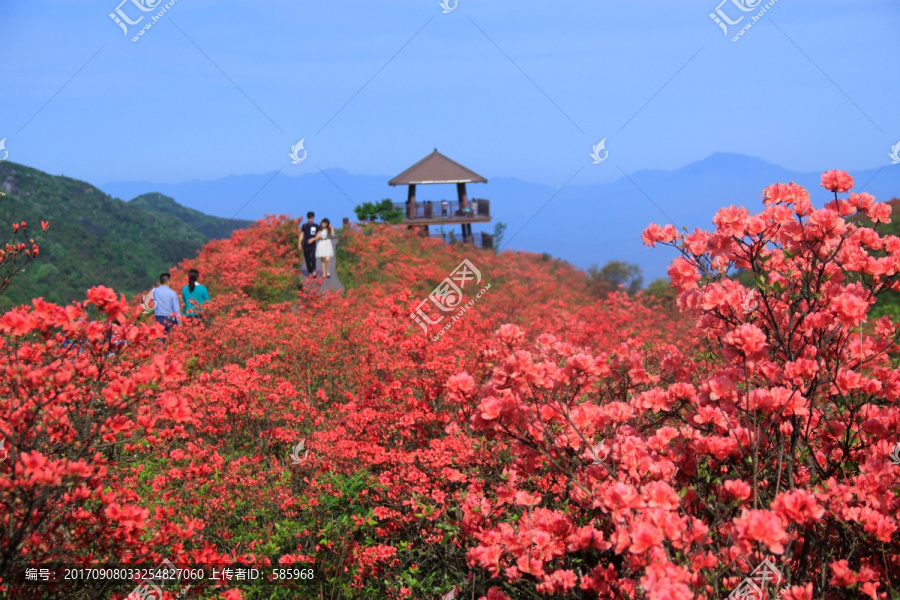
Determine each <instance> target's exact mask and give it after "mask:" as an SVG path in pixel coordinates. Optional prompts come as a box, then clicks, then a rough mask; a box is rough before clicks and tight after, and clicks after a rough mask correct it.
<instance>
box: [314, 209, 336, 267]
mask: <svg viewBox="0 0 900 600" xmlns="http://www.w3.org/2000/svg"><path fill="white" fill-rule="evenodd" d="M316 238H317V239H318V240H319V241H318V242H317V243H316V258H320V259H322V272H323V273H324V274H325V277H326V278H328V277H331V259H332V258H333V257H334V243H333V242H332V240H333V239H334V227H332V226H331V221H329V220H328V219H322V224H321V225H320V226H319V233H317V234H316Z"/></svg>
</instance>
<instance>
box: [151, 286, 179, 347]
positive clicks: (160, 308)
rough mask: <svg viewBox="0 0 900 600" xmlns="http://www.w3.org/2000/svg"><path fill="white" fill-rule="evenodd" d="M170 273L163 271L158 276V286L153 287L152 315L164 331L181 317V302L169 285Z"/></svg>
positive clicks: (169, 328)
mask: <svg viewBox="0 0 900 600" xmlns="http://www.w3.org/2000/svg"><path fill="white" fill-rule="evenodd" d="M170 279H172V275H171V274H169V273H163V274H162V275H160V276H159V287H155V288H153V316H155V317H156V322H157V323H159V324H160V325H162V326H163V327H165V328H166V333H169V331H170V330H171V329H172V326H173V325H176V324H177V323H178V319H179V317H181V303H180V302H179V301H178V294H177V293H175V290H173V289H172V288H170V287H169V280H170Z"/></svg>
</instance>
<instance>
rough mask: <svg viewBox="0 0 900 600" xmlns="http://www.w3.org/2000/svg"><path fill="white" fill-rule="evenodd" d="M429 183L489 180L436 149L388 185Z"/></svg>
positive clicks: (482, 181) (484, 181)
mask: <svg viewBox="0 0 900 600" xmlns="http://www.w3.org/2000/svg"><path fill="white" fill-rule="evenodd" d="M428 183H487V179H485V178H484V177H482V176H481V175H479V174H478V173H476V172H475V171H472V170H471V169H467V168H466V167H464V166H462V165H461V164H459V163H458V162H456V161H455V160H451V159H449V158H447V157H446V156H444V155H443V154H441V153H440V152H438V151H437V148H435V149H434V152H432V153H431V154H429V155H428V156H426V157H425V158H423V159H422V160H420V161H419V162H417V163H416V164H414V165H413V166H411V167H410V168H408V169H407V170H405V171H403V172H402V173H400V174H399V175H397V176H396V177H394V178H393V179H391V180H390V181H389V182H388V185H410V184H428Z"/></svg>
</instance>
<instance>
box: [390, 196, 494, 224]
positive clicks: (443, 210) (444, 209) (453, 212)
mask: <svg viewBox="0 0 900 600" xmlns="http://www.w3.org/2000/svg"><path fill="white" fill-rule="evenodd" d="M394 208H396V209H397V210H401V211H403V212H404V214H405V215H406V219H407V220H408V221H414V220H416V219H448V220H449V219H459V218H460V217H463V218H464V217H488V218H490V216H491V201H490V200H485V199H484V198H473V199H472V200H470V201H469V209H470V210H469V211H463V210H462V208H461V207H460V203H459V201H456V200H454V201H453V202H450V201H448V200H441V201H439V202H432V201H430V200H429V201H425V202H415V203H413V204H409V203H407V202H402V203H399V202H395V203H394Z"/></svg>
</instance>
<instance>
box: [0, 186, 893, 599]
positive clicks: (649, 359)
mask: <svg viewBox="0 0 900 600" xmlns="http://www.w3.org/2000/svg"><path fill="white" fill-rule="evenodd" d="M823 183H824V184H825V185H826V186H827V188H828V189H829V190H831V191H833V192H834V199H833V200H832V201H831V202H830V203H829V204H828V205H827V206H826V207H825V208H822V209H815V208H814V207H813V205H812V202H811V199H810V197H809V194H808V193H807V192H806V191H805V190H803V189H802V188H800V187H799V186H796V185H794V184H787V185H782V184H776V185H774V186H771V187H770V188H768V189H767V190H766V191H765V193H764V207H763V209H762V211H761V212H760V213H758V214H752V213H751V212H750V211H748V210H747V209H744V208H739V207H729V208H724V209H722V210H721V211H719V213H718V214H717V215H716V217H715V225H716V229H715V231H713V232H704V231H700V230H697V231H695V232H693V233H687V232H679V231H678V230H676V229H675V228H674V227H672V226H665V227H661V226H656V225H652V226H650V227H649V228H648V229H647V230H646V231H645V232H644V239H645V241H646V242H647V243H648V244H650V245H655V244H667V245H671V246H673V247H675V248H677V249H678V251H679V252H680V257H679V258H678V259H676V260H675V261H674V263H673V265H672V267H671V269H670V275H671V277H672V281H673V283H674V285H675V287H676V288H677V292H678V300H677V306H668V305H666V304H664V303H665V302H666V301H665V300H655V299H651V298H647V297H645V296H643V295H642V294H640V293H639V294H637V295H635V296H629V295H627V294H625V293H619V292H615V293H611V294H609V295H608V296H607V297H606V298H604V299H603V300H602V301H598V300H596V298H595V297H594V296H593V295H592V293H591V287H590V282H589V281H588V278H587V277H586V276H585V275H584V274H583V273H580V272H578V271H577V270H575V269H574V268H572V267H571V266H569V265H567V264H565V263H562V262H560V261H547V260H542V259H541V257H539V256H534V255H530V254H526V253H513V252H504V253H502V254H500V255H496V254H494V253H492V252H489V251H480V250H477V249H472V248H471V247H467V246H459V245H445V244H444V243H443V242H440V241H438V240H431V239H428V238H423V237H420V236H418V235H415V234H413V233H412V232H407V231H405V230H404V229H402V228H395V227H391V226H388V225H377V226H367V227H363V228H358V227H355V226H354V227H350V228H345V229H344V230H343V231H342V234H341V238H340V243H339V245H338V273H339V275H340V278H341V280H342V281H343V282H344V284H345V285H346V286H347V288H348V289H347V291H346V293H345V294H343V295H340V294H336V293H319V292H318V291H317V290H316V289H315V287H314V286H313V285H311V284H305V285H304V287H303V289H301V290H298V286H297V276H296V270H295V269H296V265H297V264H299V261H300V257H299V255H298V254H297V250H296V237H295V229H296V224H295V223H294V222H292V221H290V220H288V219H286V218H285V217H269V218H266V219H263V220H261V221H260V222H259V223H257V224H256V225H254V226H253V227H252V228H251V229H249V230H246V231H239V232H235V234H234V235H233V236H232V237H231V238H230V239H227V240H219V241H215V242H211V243H210V244H209V245H207V246H206V247H205V248H204V249H203V250H202V251H201V252H200V254H199V255H198V256H197V257H196V259H193V260H190V261H185V262H184V263H182V264H181V265H179V268H178V269H174V270H173V276H174V279H175V281H180V280H181V279H183V278H184V273H185V272H186V270H187V269H188V268H191V267H195V268H198V269H199V270H200V272H201V274H202V280H203V282H204V284H206V285H208V286H209V288H210V290H211V291H212V294H213V300H212V301H211V302H210V303H209V304H208V305H207V306H206V308H205V311H204V312H205V315H206V319H205V321H206V322H205V324H202V325H198V324H195V323H189V324H186V325H185V326H182V327H178V328H175V329H174V330H173V332H172V333H171V334H170V335H169V339H168V342H167V345H166V347H165V349H164V350H163V349H162V347H161V346H159V345H158V344H157V342H156V337H157V336H159V335H160V331H159V328H158V326H156V325H152V326H151V325H148V324H145V323H143V322H141V320H140V318H138V316H137V313H138V310H137V308H136V306H135V307H134V308H128V307H127V306H126V305H125V304H124V302H123V301H121V300H119V299H117V298H116V297H115V295H114V294H113V293H112V292H110V291H109V290H105V289H99V288H98V289H95V290H92V291H91V292H90V293H89V296H88V301H87V302H86V303H84V304H76V305H72V306H69V307H57V306H52V305H48V304H46V303H43V302H41V301H35V302H34V304H33V306H32V307H23V308H19V309H17V310H15V311H13V312H11V313H8V314H7V315H4V316H3V317H2V318H0V338H2V348H3V351H2V354H0V355H2V357H3V361H4V363H3V367H4V370H3V373H4V374H3V379H2V385H3V386H4V390H3V392H4V393H3V395H2V398H3V400H2V404H0V428H2V431H0V436H2V435H7V434H8V438H9V439H10V440H11V444H10V445H11V447H12V452H11V453H10V455H9V459H8V460H6V461H4V462H2V463H0V504H2V506H3V507H4V508H3V512H0V518H2V519H4V521H3V522H2V524H3V526H4V531H13V532H14V535H10V536H0V560H2V561H4V562H2V563H0V578H2V581H0V585H3V586H4V588H3V589H4V591H5V592H6V593H8V594H11V595H12V596H13V597H29V594H30V595H31V596H37V595H38V594H39V593H40V592H39V590H41V589H42V588H40V587H34V585H35V584H33V583H32V584H29V585H27V586H22V585H20V584H17V583H15V582H13V581H11V580H9V579H8V573H9V572H10V569H11V568H12V567H15V566H19V565H24V564H37V563H40V562H42V561H45V560H50V559H54V560H60V561H65V562H92V561H97V562H132V563H136V562H152V563H155V564H156V563H159V562H161V561H162V560H163V559H165V558H168V559H169V560H171V561H173V562H175V563H196V564H200V563H202V564H212V563H215V564H220V565H221V564H232V563H254V564H263V565H273V566H294V567H298V568H299V567H303V568H312V569H313V570H314V572H315V577H314V581H313V583H312V584H311V585H312V587H302V586H298V585H294V584H283V585H280V586H276V585H274V584H273V583H271V582H256V583H244V584H243V585H238V584H229V583H220V584H218V585H217V586H212V585H209V586H206V587H203V588H202V589H199V590H191V594H192V595H193V597H202V598H227V599H228V600H236V599H238V598H256V597H265V598H279V599H281V598H284V599H287V598H294V597H298V596H299V597H307V596H309V597H312V596H318V597H334V598H338V597H343V598H371V599H375V598H378V599H381V598H439V597H441V596H443V595H444V594H446V593H448V592H450V591H451V590H455V591H456V592H457V597H471V596H473V595H474V596H475V597H479V598H487V599H489V600H502V599H512V598H522V597H535V596H542V597H544V596H545V597H554V596H555V597H560V598H648V599H651V598H652V599H673V600H674V599H678V600H680V599H687V598H709V599H713V598H724V597H726V596H727V595H728V594H729V593H730V591H731V590H733V589H735V588H736V587H738V586H739V585H740V583H741V581H742V580H743V579H744V578H745V577H746V576H747V575H748V574H749V573H750V572H751V571H752V570H753V569H754V568H755V567H756V566H757V565H758V564H760V563H761V562H762V561H763V560H764V559H768V560H770V561H771V562H772V563H773V564H774V565H776V566H777V568H778V569H779V570H780V571H781V573H782V574H783V575H784V577H785V582H783V583H782V585H781V586H779V587H785V586H786V589H784V590H783V592H784V593H783V594H782V596H781V598H784V599H787V600H801V599H803V600H809V599H811V598H817V599H818V598H828V599H839V598H848V599H849V598H858V597H871V598H890V593H891V590H892V589H893V588H896V587H897V585H896V583H894V582H896V581H898V577H900V573H898V566H900V565H898V561H900V552H898V543H897V539H898V538H897V531H896V529H897V512H898V508H900V507H898V495H900V487H898V485H900V484H898V480H900V467H898V466H895V465H893V464H892V463H891V462H890V459H889V454H890V452H891V451H892V449H893V448H894V447H895V446H896V444H897V442H898V441H900V440H898V439H897V434H896V431H897V426H898V419H900V413H898V408H897V401H898V398H900V379H898V377H900V374H898V371H897V369H896V366H895V365H896V358H895V356H896V350H897V348H896V342H897V330H896V327H895V324H894V323H893V322H892V321H890V319H888V318H881V319H877V320H875V319H868V317H867V315H868V311H869V308H870V307H871V305H872V303H873V302H874V301H875V299H876V298H877V297H878V296H879V295H880V294H882V293H884V292H885V291H886V290H889V289H895V288H897V287H898V284H897V276H896V275H897V269H898V264H900V263H898V258H900V254H898V253H900V239H898V238H896V237H894V236H889V235H882V234H881V233H879V231H878V227H877V226H875V227H874V228H865V227H861V226H859V225H856V224H854V223H851V222H848V221H847V220H845V217H848V216H850V215H852V214H854V213H857V212H863V213H864V214H865V215H867V216H868V218H869V219H870V220H871V221H872V222H875V223H881V222H884V221H885V220H886V219H888V218H889V212H886V211H885V209H884V208H883V205H881V204H878V203H875V202H874V199H873V198H872V197H871V196H868V195H867V194H849V195H846V194H847V193H848V191H849V190H850V189H851V186H852V180H851V179H850V178H849V176H848V175H846V174H845V173H842V172H830V173H828V174H826V175H825V176H824V177H823ZM463 258H468V259H469V260H470V261H472V263H473V264H475V265H476V266H477V268H478V269H479V270H480V271H481V273H482V275H483V277H484V280H485V281H487V282H490V283H491V284H492V287H491V291H490V293H489V294H486V295H484V296H483V297H482V298H481V299H480V300H479V301H478V303H477V304H476V305H475V306H474V307H473V309H472V310H470V311H468V312H467V313H466V314H465V315H464V317H463V318H461V319H459V320H458V321H457V322H455V323H454V325H453V328H452V329H450V330H449V331H447V332H446V334H445V335H443V336H441V337H440V338H439V339H438V340H437V341H432V338H431V336H427V335H424V334H423V332H422V331H421V329H420V328H419V327H418V325H416V324H415V323H414V322H413V321H412V320H411V319H410V317H409V315H410V313H411V312H413V311H414V310H415V307H416V306H417V305H418V304H419V303H420V302H421V301H422V300H423V299H425V297H426V295H427V294H428V293H429V292H430V291H431V290H432V289H434V287H435V285H437V284H438V283H439V282H441V281H442V280H443V279H444V278H445V277H447V275H448V274H449V273H450V272H451V271H452V270H453V268H454V267H455V266H456V265H458V264H459V263H460V262H461V261H462V259H463ZM735 268H740V269H744V270H746V271H748V272H750V273H752V274H753V276H754V278H755V286H754V287H753V288H746V287H743V286H741V285H739V284H738V283H737V282H735V281H734V280H732V279H731V278H729V276H728V275H729V273H731V272H732V271H733V270H734V269H735ZM132 304H133V305H136V303H132ZM673 304H674V303H673ZM79 348H81V349H82V350H81V351H80V352H79ZM301 441H303V442H304V448H305V449H306V450H308V454H306V453H305V454H303V455H302V456H299V455H296V454H295V455H294V456H296V457H297V458H296V459H295V458H292V452H293V449H294V448H295V447H296V446H297V445H298V443H299V442H301ZM35 590H37V591H35ZM98 590H99V588H96V589H88V590H85V591H84V594H83V595H81V596H78V595H71V596H70V597H83V598H91V597H98V595H101V592H100V591H98ZM778 592H779V589H777V588H776V587H775V586H772V585H771V584H770V585H769V588H768V589H767V596H766V597H769V598H772V597H774V596H775V595H776V594H777V593H778ZM104 594H105V592H104ZM106 595H109V594H106ZM111 597H113V598H116V599H117V600H118V599H121V598H123V597H124V594H121V593H118V594H112V595H111ZM164 597H165V598H166V600H171V598H172V597H174V594H173V593H170V592H169V591H166V592H165V593H164Z"/></svg>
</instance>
